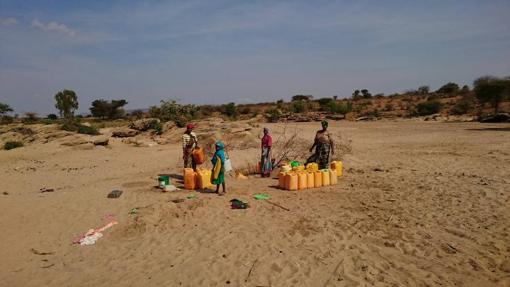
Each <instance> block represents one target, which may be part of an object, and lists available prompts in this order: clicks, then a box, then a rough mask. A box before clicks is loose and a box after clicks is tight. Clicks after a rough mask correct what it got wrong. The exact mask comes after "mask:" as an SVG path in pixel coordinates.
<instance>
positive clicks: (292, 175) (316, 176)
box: [278, 169, 338, 190]
mask: <svg viewBox="0 0 510 287" xmlns="http://www.w3.org/2000/svg"><path fill="white" fill-rule="evenodd" d="M337 182H338V176H337V174H336V171H334V170H331V169H322V170H318V171H301V172H288V173H284V172H281V173H280V174H278V186H279V187H280V188H281V189H286V190H298V189H300V190H301V189H307V188H315V187H322V186H328V185H334V184H337Z"/></svg>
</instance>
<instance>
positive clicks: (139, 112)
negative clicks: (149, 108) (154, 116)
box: [131, 110, 144, 119]
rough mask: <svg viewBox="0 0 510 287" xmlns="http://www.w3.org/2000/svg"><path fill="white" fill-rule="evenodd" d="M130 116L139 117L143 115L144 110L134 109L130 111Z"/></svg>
mask: <svg viewBox="0 0 510 287" xmlns="http://www.w3.org/2000/svg"><path fill="white" fill-rule="evenodd" d="M131 116H132V117H134V118H136V119H141V118H143V116H144V112H143V111H142V110H134V111H132V112H131Z"/></svg>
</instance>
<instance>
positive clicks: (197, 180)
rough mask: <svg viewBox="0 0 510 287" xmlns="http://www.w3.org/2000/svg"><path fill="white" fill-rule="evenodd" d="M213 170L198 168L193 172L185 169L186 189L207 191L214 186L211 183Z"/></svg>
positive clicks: (190, 169)
mask: <svg viewBox="0 0 510 287" xmlns="http://www.w3.org/2000/svg"><path fill="white" fill-rule="evenodd" d="M211 174H212V172H211V170H210V169H205V168H198V169H197V171H196V172H195V171H193V169H192V168H185V169H184V175H183V177H184V188H185V189H188V190H195V189H205V188H208V187H211V186H212V183H211Z"/></svg>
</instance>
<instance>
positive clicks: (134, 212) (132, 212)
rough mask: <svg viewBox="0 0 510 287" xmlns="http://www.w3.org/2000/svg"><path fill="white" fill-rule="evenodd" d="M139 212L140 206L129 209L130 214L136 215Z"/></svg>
mask: <svg viewBox="0 0 510 287" xmlns="http://www.w3.org/2000/svg"><path fill="white" fill-rule="evenodd" d="M137 213H138V208H136V207H135V208H132V209H131V210H130V211H129V214H130V215H135V214H137Z"/></svg>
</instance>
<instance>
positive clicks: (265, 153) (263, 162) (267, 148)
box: [260, 128, 273, 177]
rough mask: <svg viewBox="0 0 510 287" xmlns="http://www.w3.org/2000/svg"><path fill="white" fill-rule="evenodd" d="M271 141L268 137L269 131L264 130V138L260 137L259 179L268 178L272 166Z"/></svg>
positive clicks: (269, 136)
mask: <svg viewBox="0 0 510 287" xmlns="http://www.w3.org/2000/svg"><path fill="white" fill-rule="evenodd" d="M272 146H273V139H272V137H271V135H269V129H267V128H264V136H263V137H262V145H261V156H260V175H261V177H270V176H271V171H272V169H273V165H272V163H271V147H272Z"/></svg>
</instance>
